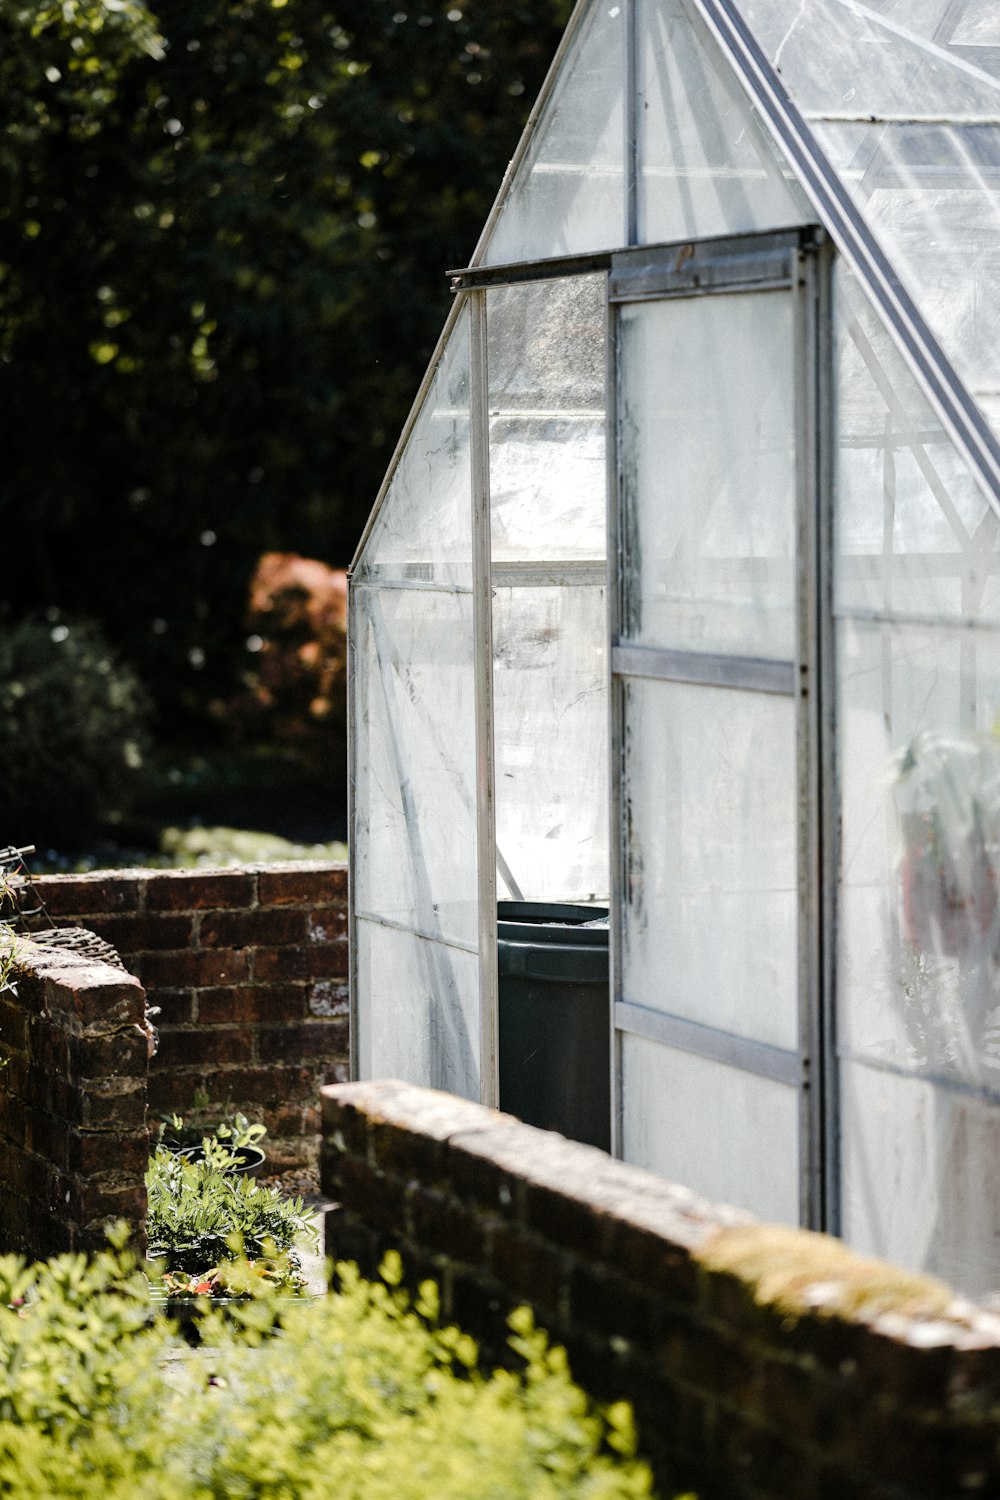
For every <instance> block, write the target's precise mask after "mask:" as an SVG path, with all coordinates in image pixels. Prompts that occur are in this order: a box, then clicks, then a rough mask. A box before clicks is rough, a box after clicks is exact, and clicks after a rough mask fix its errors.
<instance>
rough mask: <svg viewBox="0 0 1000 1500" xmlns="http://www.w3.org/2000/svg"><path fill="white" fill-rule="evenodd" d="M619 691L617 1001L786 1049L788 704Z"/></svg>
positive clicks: (789, 1022)
mask: <svg viewBox="0 0 1000 1500" xmlns="http://www.w3.org/2000/svg"><path fill="white" fill-rule="evenodd" d="M624 691H625V699H624V716H625V724H626V731H625V740H624V766H623V771H622V779H623V788H622V804H623V809H624V821H625V826H626V828H627V830H628V833H627V837H626V841H625V850H624V859H625V870H624V885H625V907H624V912H623V930H622V948H623V952H622V974H623V996H624V998H626V999H627V1000H629V1001H631V1002H633V1003H634V1004H637V1005H642V1006H645V1007H646V1008H647V1009H650V1010H655V1011H662V1012H667V1013H670V1014H673V1015H677V1016H683V1017H686V1018H687V1019H689V1020H692V1021H698V1022H700V1023H702V1024H703V1025H706V1026H714V1027H717V1028H718V1029H720V1030H723V1031H726V1032H730V1033H734V1034H736V1035H738V1036H743V1037H751V1038H753V1039H755V1040H757V1041H762V1042H768V1043H770V1044H771V1045H773V1046H777V1047H784V1048H787V1049H790V1050H793V1051H794V1050H796V1049H797V1048H798V1041H799V1021H798V967H797V966H798V941H797V919H798V890H797V878H796V851H797V822H796V798H795V779H796V771H795V757H796V748H795V745H796V741H795V704H794V701H793V699H792V698H790V697H789V698H784V697H778V696H772V695H770V694H767V693H742V692H738V691H736V690H734V689H731V688H706V687H702V686H699V685H691V684H688V683H672V682H648V681H641V680H630V681H629V682H627V683H626V685H625V690H624ZM761 768H766V774H761Z"/></svg>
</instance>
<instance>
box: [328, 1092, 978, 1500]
mask: <svg viewBox="0 0 1000 1500" xmlns="http://www.w3.org/2000/svg"><path fill="white" fill-rule="evenodd" d="M323 1130H324V1141H323V1156H322V1172H323V1186H324V1189H325V1191H326V1193H327V1194H328V1195H329V1196H330V1198H331V1199H333V1200H335V1201H336V1202H337V1203H339V1205H340V1207H339V1209H338V1210H337V1211H335V1212H332V1213H330V1214H329V1215H328V1216H327V1221H326V1222H327V1250H328V1253H329V1254H331V1255H334V1256H336V1257H339V1258H341V1259H351V1260H357V1261H358V1262H359V1263H360V1265H361V1267H362V1269H363V1270H364V1271H366V1272H367V1273H369V1274H373V1273H374V1272H375V1271H376V1269H377V1266H378V1262H379V1260H380V1259H381V1256H382V1254H383V1253H384V1251H385V1250H386V1249H387V1248H389V1247H390V1246H392V1247H395V1248H397V1249H398V1250H399V1251H400V1252H401V1254H402V1255H403V1258H404V1264H405V1265H406V1267H407V1271H408V1275H409V1277H410V1279H411V1281H413V1280H416V1279H419V1278H420V1277H423V1276H433V1277H434V1278H435V1279H436V1280H437V1281H438V1282H439V1284H440V1287H441V1292H442V1304H443V1310H444V1313H445V1315H446V1316H447V1317H449V1318H454V1319H456V1320H457V1321H458V1322H460V1323H462V1324H463V1325H464V1326H465V1327H466V1328H468V1329H469V1330H470V1331H472V1332H474V1333H476V1334H477V1335H478V1336H479V1337H480V1339H481V1340H482V1342H483V1344H484V1346H485V1348H486V1349H487V1351H489V1352H490V1353H491V1354H494V1355H495V1354H496V1353H498V1352H499V1351H500V1350H501V1349H502V1347H503V1339H504V1336H505V1327H504V1318H505V1316H506V1314H507V1312H508V1311H509V1310H510V1308H511V1307H512V1306H514V1305H516V1304H517V1303H519V1302H528V1303H530V1304H532V1305H533V1307H534V1308H535V1311H536V1314H537V1316H538V1319H539V1321H540V1322H541V1323H542V1324H543V1325H544V1326H545V1327H547V1328H548V1329H549V1330H550V1332H551V1333H552V1334H553V1336H554V1337H555V1338H556V1339H557V1340H558V1341H559V1342H561V1343H564V1344H565V1345H566V1346H567V1348H568V1350H569V1353H570V1358H571V1362H572V1367H573V1371H574V1374H575V1375H576V1376H577V1378H578V1379H579V1380H581V1382H582V1383H583V1384H584V1385H586V1386H587V1387H588V1388H589V1389H590V1390H591V1391H592V1392H593V1393H594V1394H596V1395H598V1396H600V1397H604V1398H607V1399H612V1398H619V1397H625V1398H627V1399H629V1400H630V1401H631V1402H632V1403H633V1405H634V1407H635V1409H636V1413H637V1417H638V1419H639V1424H640V1437H641V1441H642V1445H643V1448H644V1450H645V1452H646V1453H647V1454H648V1455H649V1456H650V1457H651V1459H652V1460H653V1462H654V1465H655V1468H656V1471H657V1475H658V1479H659V1481H660V1486H661V1492H662V1493H664V1494H671V1493H674V1487H676V1488H678V1489H679V1488H681V1487H687V1486H691V1487H693V1488H696V1489H697V1491H698V1495H699V1500H806V1497H809V1500H862V1497H864V1500H958V1497H961V1496H963V1495H982V1496H995V1495H998V1494H1000V1319H998V1318H997V1317H996V1316H994V1315H992V1314H990V1313H988V1312H985V1311H983V1310H982V1309H978V1308H976V1307H974V1306H972V1305H971V1304H969V1303H967V1302H964V1301H961V1300H959V1299H956V1298H954V1297H953V1296H952V1294H951V1293H950V1292H949V1291H948V1289H947V1288H944V1287H942V1286H941V1285H940V1284H938V1283H933V1282H930V1281H929V1280H927V1279H926V1278H919V1277H913V1276H908V1275H906V1274H905V1273H903V1272H900V1271H897V1270H896V1269H895V1268H892V1267H888V1266H885V1265H884V1264H882V1263H879V1262H872V1261H867V1262H866V1261H862V1260H860V1259H859V1258H858V1257H856V1256H854V1255H852V1254H851V1253H850V1252H849V1251H848V1250H847V1249H846V1248H845V1247H844V1246H842V1245H841V1244H839V1242H837V1241H834V1240H831V1239H829V1238H828V1237H826V1236H823V1235H812V1234H806V1233H803V1232H800V1231H798V1230H790V1229H778V1228H775V1227H773V1226H763V1225H758V1224H756V1223H755V1222H754V1221H753V1220H752V1219H750V1217H749V1216H748V1215H745V1214H741V1213H737V1212H736V1211H735V1210H726V1209H722V1208H718V1207H712V1206H711V1205H708V1204H705V1203H702V1202H700V1201H699V1200H697V1199H695V1198H694V1197H693V1196H692V1195H691V1194H690V1193H688V1192H686V1190H684V1189H682V1188H678V1187H675V1186H672V1185H671V1184H668V1183H665V1182H662V1181H660V1180H659V1179H658V1178H656V1177H653V1176H651V1175H650V1174H648V1173H646V1172H642V1171H639V1170H638V1169H636V1168H633V1167H628V1166H625V1165H624V1164H623V1163H621V1162H617V1161H614V1160H612V1159H611V1158H610V1157H608V1156H606V1155H605V1154H604V1153H602V1152H599V1151H596V1150H594V1149H592V1148H591V1147H588V1146H581V1145H577V1144H575V1143H571V1142H569V1141H566V1140H564V1139H563V1138H562V1137H561V1136H556V1135H552V1134H549V1133H547V1132H544V1131H538V1130H535V1129H533V1128H532V1127H530V1126H527V1125H523V1124H521V1123H520V1122H519V1121H516V1120H513V1119H511V1118H510V1117H509V1116H505V1115H498V1114H495V1113H493V1112H492V1111H489V1110H486V1109H484V1108H483V1107H481V1106H480V1105H477V1104H470V1103H467V1102H465V1101H463V1100H459V1099H456V1098H453V1097H452V1096H449V1095H445V1094H438V1093H434V1092H432V1091H430V1090H425V1089H415V1088H410V1087H407V1086H405V1085H402V1084H392V1083H366V1084H350V1085H346V1086H343V1087H338V1088H327V1089H324V1091H323Z"/></svg>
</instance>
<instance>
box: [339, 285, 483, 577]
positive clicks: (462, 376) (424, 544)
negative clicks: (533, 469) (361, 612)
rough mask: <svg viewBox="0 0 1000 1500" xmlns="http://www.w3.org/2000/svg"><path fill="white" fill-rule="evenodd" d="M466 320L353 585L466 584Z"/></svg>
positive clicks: (458, 326) (454, 335) (445, 357)
mask: <svg viewBox="0 0 1000 1500" xmlns="http://www.w3.org/2000/svg"><path fill="white" fill-rule="evenodd" d="M471 487H472V469H471V460H470V457H469V318H468V313H467V312H464V311H463V312H462V313H460V314H459V316H458V317H457V319H456V320H455V323H454V326H453V328H452V331H451V335H450V337H449V339H448V341H447V345H446V348H445V350H444V352H443V354H442V357H441V360H440V363H439V365H438V369H437V371H436V374H435V377H434V381H433V386H432V389H431V390H430V392H429V393H428V395H427V398H426V399H425V400H424V402H423V404H422V406H421V409H420V412H419V414H418V416H417V420H416V422H415V424H414V426H413V429H412V431H411V432H410V434H409V437H408V439H407V442H406V448H405V452H404V453H403V455H402V456H401V458H400V461H399V463H398V464H397V466H396V468H395V471H394V472H393V475H392V479H391V482H390V484H389V488H388V490H387V492H386V495H385V498H384V500H383V502H382V504H381V506H380V507H379V510H378V513H377V515H376V518H375V521H374V524H373V526H372V529H371V532H370V534H369V536H368V538H367V540H366V542H365V546H364V550H363V552H362V554H361V556H360V558H359V560H358V563H357V565H356V567H355V569H354V572H353V578H354V579H355V580H356V581H357V582H359V583H376V582H383V581H385V582H387V583H390V584H394V585H398V584H400V583H406V582H411V583H419V584H438V585H445V586H447V585H451V584H454V585H456V586H459V587H463V588H467V589H471V587H472V498H471V495H472V488H471Z"/></svg>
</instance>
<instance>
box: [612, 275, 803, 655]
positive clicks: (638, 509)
mask: <svg viewBox="0 0 1000 1500" xmlns="http://www.w3.org/2000/svg"><path fill="white" fill-rule="evenodd" d="M619 328H620V331H619V371H620V373H619V389H620V394H619V427H620V432H619V444H620V452H621V459H620V464H621V470H622V493H623V507H624V513H625V514H624V521H623V526H622V533H623V538H624V554H625V556H624V610H623V636H624V638H625V639H627V640H629V641H633V642H638V643H641V644H645V645H654V646H670V647H679V648H681V649H686V650H703V651H725V652H739V653H740V654H741V655H756V656H773V657H779V658H788V657H792V656H794V654H795V639H796V628H795V600H796V577H795V554H796V547H795V539H796V511H795V399H794V385H793V374H794V360H793V348H792V306H791V299H790V296H789V295H788V293H786V292H767V293H761V292H757V293H754V294H750V295H747V294H734V295H732V296H725V297H696V298H684V299H680V300H677V301H663V302H645V303H638V304H634V305H632V306H629V307H623V308H622V310H621V314H620V325H619Z"/></svg>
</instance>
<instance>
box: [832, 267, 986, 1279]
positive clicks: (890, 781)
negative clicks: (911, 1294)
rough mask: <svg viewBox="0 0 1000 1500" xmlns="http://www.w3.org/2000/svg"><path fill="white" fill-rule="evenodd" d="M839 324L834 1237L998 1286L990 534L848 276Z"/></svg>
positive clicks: (979, 504)
mask: <svg viewBox="0 0 1000 1500" xmlns="http://www.w3.org/2000/svg"><path fill="white" fill-rule="evenodd" d="M836 313H837V318H836V360H837V363H836V384H837V393H838V395H837V403H838V433H837V497H838V506H837V512H836V529H835V539H836V554H835V574H834V588H835V614H836V616H837V637H836V660H837V674H838V710H837V711H838V722H839V740H840V754H839V765H840V783H841V784H840V802H841V820H842V845H841V893H840V911H839V921H838V984H839V994H838V1012H839V1025H838V1045H839V1052H840V1068H841V1074H840V1076H841V1101H842V1120H841V1130H842V1139H843V1189H842V1214H843V1229H844V1233H845V1235H846V1237H847V1238H848V1239H849V1240H850V1241H851V1242H852V1243H854V1244H856V1245H857V1246H858V1247H859V1248H862V1249H865V1250H869V1251H874V1252H876V1253H878V1254H881V1255H888V1256H892V1257H893V1258H895V1259H897V1260H901V1261H903V1262H904V1263H905V1264H908V1265H911V1266H913V1267H915V1268H919V1269H923V1270H927V1271H932V1272H934V1273H937V1274H940V1275H944V1276H946V1277H948V1278H950V1279H952V1280H954V1281H955V1282H957V1284H959V1285H960V1286H961V1287H962V1288H963V1290H966V1291H983V1290H990V1289H992V1290H995V1289H996V1283H997V1274H996V1269H995V1262H994V1257H993V1249H992V1247H993V1243H994V1240H993V1228H992V1218H991V1215H990V1211H989V1209H988V1208H985V1207H984V1206H983V1205H982V1203H981V1202H980V1199H981V1197H982V1182H983V1181H985V1180H988V1179H987V1178H984V1177H982V1176H980V1175H978V1174H980V1173H982V1172H986V1171H988V1170H989V1168H990V1163H991V1162H992V1161H994V1160H996V1159H1000V909H998V905H997V889H998V881H1000V853H998V851H1000V791H998V789H1000V738H998V735H997V729H998V727H1000V619H998V617H997V612H996V606H997V587H996V580H997V572H998V561H997V556H996V537H997V530H998V523H997V518H996V516H995V514H994V512H993V511H992V509H991V508H990V507H989V506H988V505H987V504H986V502H985V500H984V499H983V497H982V496H981V495H980V494H979V493H978V492H977V490H976V488H975V486H974V485H973V484H972V482H971V480H970V479H969V477H968V475H967V473H966V472H965V471H964V469H963V466H962V464H961V461H960V460H959V458H958V456H957V455H956V454H955V453H954V451H953V449H952V448H951V445H950V444H949V442H948V441H947V439H946V437H945V435H944V433H943V432H942V431H941V429H940V426H939V424H938V423H937V422H936V421H935V419H934V417H933V414H932V413H931V411H930V409H929V407H928V406H927V404H926V403H925V402H924V401H923V398H922V397H921V396H920V394H919V392H918V391H917V390H916V388H915V385H914V383H913V380H912V377H909V376H908V375H907V373H906V371H905V369H904V368H903V367H902V364H901V362H900V361H899V359H898V358H897V357H896V355H895V353H894V351H893V349H892V347H891V345H890V344H889V341H888V338H887V335H886V334H885V333H884V332H883V331H881V330H880V329H879V327H878V325H877V324H876V323H875V322H874V320H873V319H872V318H871V317H870V315H868V314H867V312H866V309H865V306H864V304H863V301H862V300H861V299H859V297H858V295H857V290H856V288H855V287H854V286H853V284H852V283H851V281H850V278H849V277H847V276H846V274H842V275H841V276H840V277H839V278H838V287H837V297H836ZM963 1142H965V1143H966V1144H963ZM963 1153H967V1155H964V1154H963Z"/></svg>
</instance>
